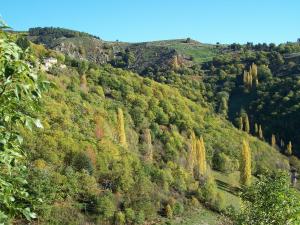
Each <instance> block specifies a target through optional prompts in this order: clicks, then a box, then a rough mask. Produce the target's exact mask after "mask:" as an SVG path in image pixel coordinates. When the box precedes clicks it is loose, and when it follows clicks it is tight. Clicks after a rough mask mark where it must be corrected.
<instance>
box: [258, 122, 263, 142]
mask: <svg viewBox="0 0 300 225" xmlns="http://www.w3.org/2000/svg"><path fill="white" fill-rule="evenodd" d="M258 138H259V139H261V140H263V139H264V135H263V130H262V128H261V125H259V126H258Z"/></svg>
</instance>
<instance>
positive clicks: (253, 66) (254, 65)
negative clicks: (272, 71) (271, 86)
mask: <svg viewBox="0 0 300 225" xmlns="http://www.w3.org/2000/svg"><path fill="white" fill-rule="evenodd" d="M251 74H252V77H253V79H254V80H256V79H257V65H256V64H255V63H252V65H251Z"/></svg>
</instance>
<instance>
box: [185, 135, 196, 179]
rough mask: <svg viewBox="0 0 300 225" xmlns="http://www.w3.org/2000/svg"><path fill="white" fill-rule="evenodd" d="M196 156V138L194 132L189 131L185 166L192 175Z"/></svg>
mask: <svg viewBox="0 0 300 225" xmlns="http://www.w3.org/2000/svg"><path fill="white" fill-rule="evenodd" d="M196 156H197V139H196V136H195V133H194V132H191V135H190V141H189V152H188V161H187V168H188V171H190V173H191V174H192V175H194V167H195V162H196V160H197V159H196Z"/></svg>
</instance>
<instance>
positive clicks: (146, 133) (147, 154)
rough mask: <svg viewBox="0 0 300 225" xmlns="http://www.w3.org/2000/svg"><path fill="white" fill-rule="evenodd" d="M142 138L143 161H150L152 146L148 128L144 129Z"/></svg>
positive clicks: (151, 159) (151, 158)
mask: <svg viewBox="0 0 300 225" xmlns="http://www.w3.org/2000/svg"><path fill="white" fill-rule="evenodd" d="M143 139H144V142H145V161H146V162H150V163H151V162H152V161H153V146H152V138H151V130H150V129H145V130H144V135H143Z"/></svg>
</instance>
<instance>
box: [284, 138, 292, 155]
mask: <svg viewBox="0 0 300 225" xmlns="http://www.w3.org/2000/svg"><path fill="white" fill-rule="evenodd" d="M292 148H293V146H292V142H291V141H289V143H288V145H287V146H286V154H287V155H288V156H290V155H292V153H293V151H292Z"/></svg>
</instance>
